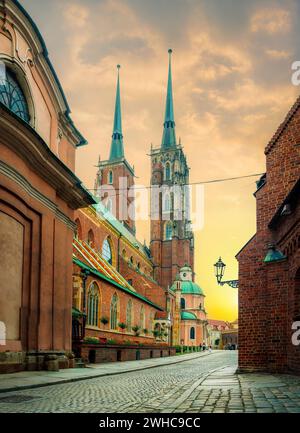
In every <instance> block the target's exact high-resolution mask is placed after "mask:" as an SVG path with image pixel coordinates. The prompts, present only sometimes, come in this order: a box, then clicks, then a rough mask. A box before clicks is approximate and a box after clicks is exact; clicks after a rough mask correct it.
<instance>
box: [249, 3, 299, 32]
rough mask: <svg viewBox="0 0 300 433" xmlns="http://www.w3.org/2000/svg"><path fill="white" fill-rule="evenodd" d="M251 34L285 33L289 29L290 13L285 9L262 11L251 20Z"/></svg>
mask: <svg viewBox="0 0 300 433" xmlns="http://www.w3.org/2000/svg"><path fill="white" fill-rule="evenodd" d="M250 28H251V31H252V32H266V33H269V34H271V35H272V34H276V33H287V32H288V31H289V30H290V28H291V16H290V12H289V11H288V10H285V9H270V8H268V9H262V10H259V11H257V12H256V13H255V14H254V15H253V16H252V18H251V22H250Z"/></svg>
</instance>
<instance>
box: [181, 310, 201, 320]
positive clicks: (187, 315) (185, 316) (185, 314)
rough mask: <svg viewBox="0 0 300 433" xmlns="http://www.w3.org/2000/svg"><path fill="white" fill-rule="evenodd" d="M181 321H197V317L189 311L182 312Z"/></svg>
mask: <svg viewBox="0 0 300 433" xmlns="http://www.w3.org/2000/svg"><path fill="white" fill-rule="evenodd" d="M181 320H197V317H196V315H195V314H194V313H190V312H189V311H182V312H181Z"/></svg>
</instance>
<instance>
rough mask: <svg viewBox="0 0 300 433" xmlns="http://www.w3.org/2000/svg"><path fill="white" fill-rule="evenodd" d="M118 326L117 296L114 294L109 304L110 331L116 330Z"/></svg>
mask: <svg viewBox="0 0 300 433" xmlns="http://www.w3.org/2000/svg"><path fill="white" fill-rule="evenodd" d="M117 325H118V296H117V295H116V294H114V296H113V297H112V300H111V304H110V329H117Z"/></svg>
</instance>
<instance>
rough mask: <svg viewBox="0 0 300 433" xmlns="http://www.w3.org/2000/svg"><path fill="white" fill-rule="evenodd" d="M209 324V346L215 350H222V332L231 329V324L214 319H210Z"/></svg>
mask: <svg viewBox="0 0 300 433" xmlns="http://www.w3.org/2000/svg"><path fill="white" fill-rule="evenodd" d="M207 322H208V324H207V333H208V345H210V346H211V347H212V348H213V349H221V348H222V347H223V346H222V345H223V343H222V332H223V331H228V330H229V329H230V327H231V325H230V323H229V322H225V321H224V320H214V319H208V320H207Z"/></svg>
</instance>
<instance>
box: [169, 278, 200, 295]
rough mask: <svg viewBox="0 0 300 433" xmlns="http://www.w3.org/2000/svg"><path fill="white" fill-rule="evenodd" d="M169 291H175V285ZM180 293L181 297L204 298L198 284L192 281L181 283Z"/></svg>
mask: <svg viewBox="0 0 300 433" xmlns="http://www.w3.org/2000/svg"><path fill="white" fill-rule="evenodd" d="M171 290H173V291H174V290H175V284H173V285H172V287H171ZM181 293H182V294H183V295H202V296H205V295H204V293H203V290H202V289H201V287H200V286H198V284H196V283H193V281H181Z"/></svg>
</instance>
